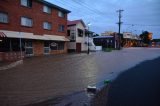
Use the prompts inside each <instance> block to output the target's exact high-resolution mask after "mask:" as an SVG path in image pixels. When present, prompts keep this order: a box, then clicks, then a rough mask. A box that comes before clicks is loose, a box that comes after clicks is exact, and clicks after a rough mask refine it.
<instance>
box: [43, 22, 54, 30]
mask: <svg viewBox="0 0 160 106" xmlns="http://www.w3.org/2000/svg"><path fill="white" fill-rule="evenodd" d="M43 29H47V30H51V29H52V24H51V23H50V22H43Z"/></svg>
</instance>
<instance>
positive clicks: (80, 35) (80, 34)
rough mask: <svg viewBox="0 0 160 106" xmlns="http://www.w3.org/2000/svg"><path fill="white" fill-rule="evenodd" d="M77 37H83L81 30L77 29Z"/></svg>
mask: <svg viewBox="0 0 160 106" xmlns="http://www.w3.org/2000/svg"><path fill="white" fill-rule="evenodd" d="M78 36H79V37H83V30H82V29H78Z"/></svg>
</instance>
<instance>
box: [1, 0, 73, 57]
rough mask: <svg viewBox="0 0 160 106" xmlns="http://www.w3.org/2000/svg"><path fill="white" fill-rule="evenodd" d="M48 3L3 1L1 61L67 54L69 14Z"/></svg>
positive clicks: (40, 0)
mask: <svg viewBox="0 0 160 106" xmlns="http://www.w3.org/2000/svg"><path fill="white" fill-rule="evenodd" d="M68 13H70V11H69V10H66V9H64V8H62V7H59V6H57V5H54V4H51V3H49V2H46V1H44V0H0V58H1V59H0V60H14V59H17V58H23V57H25V56H40V55H44V54H60V53H67V42H68V41H69V40H68V39H67V14H68Z"/></svg>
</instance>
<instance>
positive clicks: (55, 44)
mask: <svg viewBox="0 0 160 106" xmlns="http://www.w3.org/2000/svg"><path fill="white" fill-rule="evenodd" d="M57 45H58V44H57V43H55V42H52V43H51V44H50V46H51V47H56V46H57Z"/></svg>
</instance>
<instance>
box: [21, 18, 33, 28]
mask: <svg viewBox="0 0 160 106" xmlns="http://www.w3.org/2000/svg"><path fill="white" fill-rule="evenodd" d="M22 18H24V19H29V20H31V26H30V25H27V24H26V23H27V22H25V24H26V25H23V22H22ZM27 21H28V20H27ZM21 26H24V27H33V19H32V18H29V17H25V16H22V17H21Z"/></svg>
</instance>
